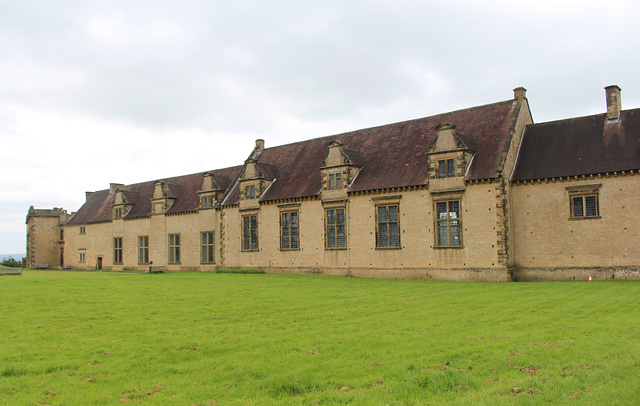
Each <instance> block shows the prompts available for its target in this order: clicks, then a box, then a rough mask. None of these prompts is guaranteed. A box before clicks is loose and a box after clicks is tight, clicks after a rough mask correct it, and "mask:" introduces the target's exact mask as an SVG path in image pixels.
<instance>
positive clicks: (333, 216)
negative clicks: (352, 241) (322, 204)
mask: <svg viewBox="0 0 640 406" xmlns="http://www.w3.org/2000/svg"><path fill="white" fill-rule="evenodd" d="M344 210H345V209H344V208H335V209H326V210H325V212H324V214H325V217H324V218H325V221H324V230H325V231H324V235H325V247H326V248H327V249H330V250H332V249H346V248H347V238H346V230H345V215H344V214H345V212H344Z"/></svg>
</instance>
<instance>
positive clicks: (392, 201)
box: [371, 195, 402, 250]
mask: <svg viewBox="0 0 640 406" xmlns="http://www.w3.org/2000/svg"><path fill="white" fill-rule="evenodd" d="M401 199H402V195H394V196H379V197H373V198H371V200H372V201H373V203H374V219H375V227H376V230H375V231H376V234H375V237H376V241H375V247H376V250H399V249H402V238H401V235H402V228H401V226H400V200H401ZM391 206H396V207H397V222H392V221H390V219H387V220H388V221H387V222H385V223H384V224H386V225H387V243H388V245H387V246H380V243H381V242H380V230H379V229H380V225H381V224H382V223H380V221H379V219H378V214H379V208H381V207H391ZM394 223H396V224H397V239H398V245H397V246H391V235H392V233H391V227H390V226H389V225H390V224H394Z"/></svg>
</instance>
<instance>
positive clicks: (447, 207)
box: [436, 200, 462, 247]
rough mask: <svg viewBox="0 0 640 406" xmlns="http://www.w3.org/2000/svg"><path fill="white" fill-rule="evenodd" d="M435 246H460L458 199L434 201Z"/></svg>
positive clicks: (460, 226)
mask: <svg viewBox="0 0 640 406" xmlns="http://www.w3.org/2000/svg"><path fill="white" fill-rule="evenodd" d="M436 246H438V247H461V246H462V221H461V219H460V200H450V201H444V202H436Z"/></svg>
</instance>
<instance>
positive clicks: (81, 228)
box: [80, 226, 87, 234]
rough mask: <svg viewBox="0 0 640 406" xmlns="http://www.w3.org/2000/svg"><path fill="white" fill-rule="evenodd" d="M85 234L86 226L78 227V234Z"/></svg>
mask: <svg viewBox="0 0 640 406" xmlns="http://www.w3.org/2000/svg"><path fill="white" fill-rule="evenodd" d="M86 233H87V227H86V226H80V234H86Z"/></svg>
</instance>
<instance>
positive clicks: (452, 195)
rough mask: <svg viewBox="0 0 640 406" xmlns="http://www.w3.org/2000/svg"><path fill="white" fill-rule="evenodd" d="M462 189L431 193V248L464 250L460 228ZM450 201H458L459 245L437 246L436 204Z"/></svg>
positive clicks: (462, 234)
mask: <svg viewBox="0 0 640 406" xmlns="http://www.w3.org/2000/svg"><path fill="white" fill-rule="evenodd" d="M464 191H465V190H464V189H454V190H442V191H437V192H431V198H432V200H433V248H434V249H463V248H464V233H463V231H464V229H463V228H462V197H463V195H464ZM450 201H458V202H459V204H460V206H459V211H460V213H459V216H458V219H457V220H458V221H459V222H460V245H459V246H458V245H455V246H450V245H438V209H437V207H438V203H441V202H450Z"/></svg>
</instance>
